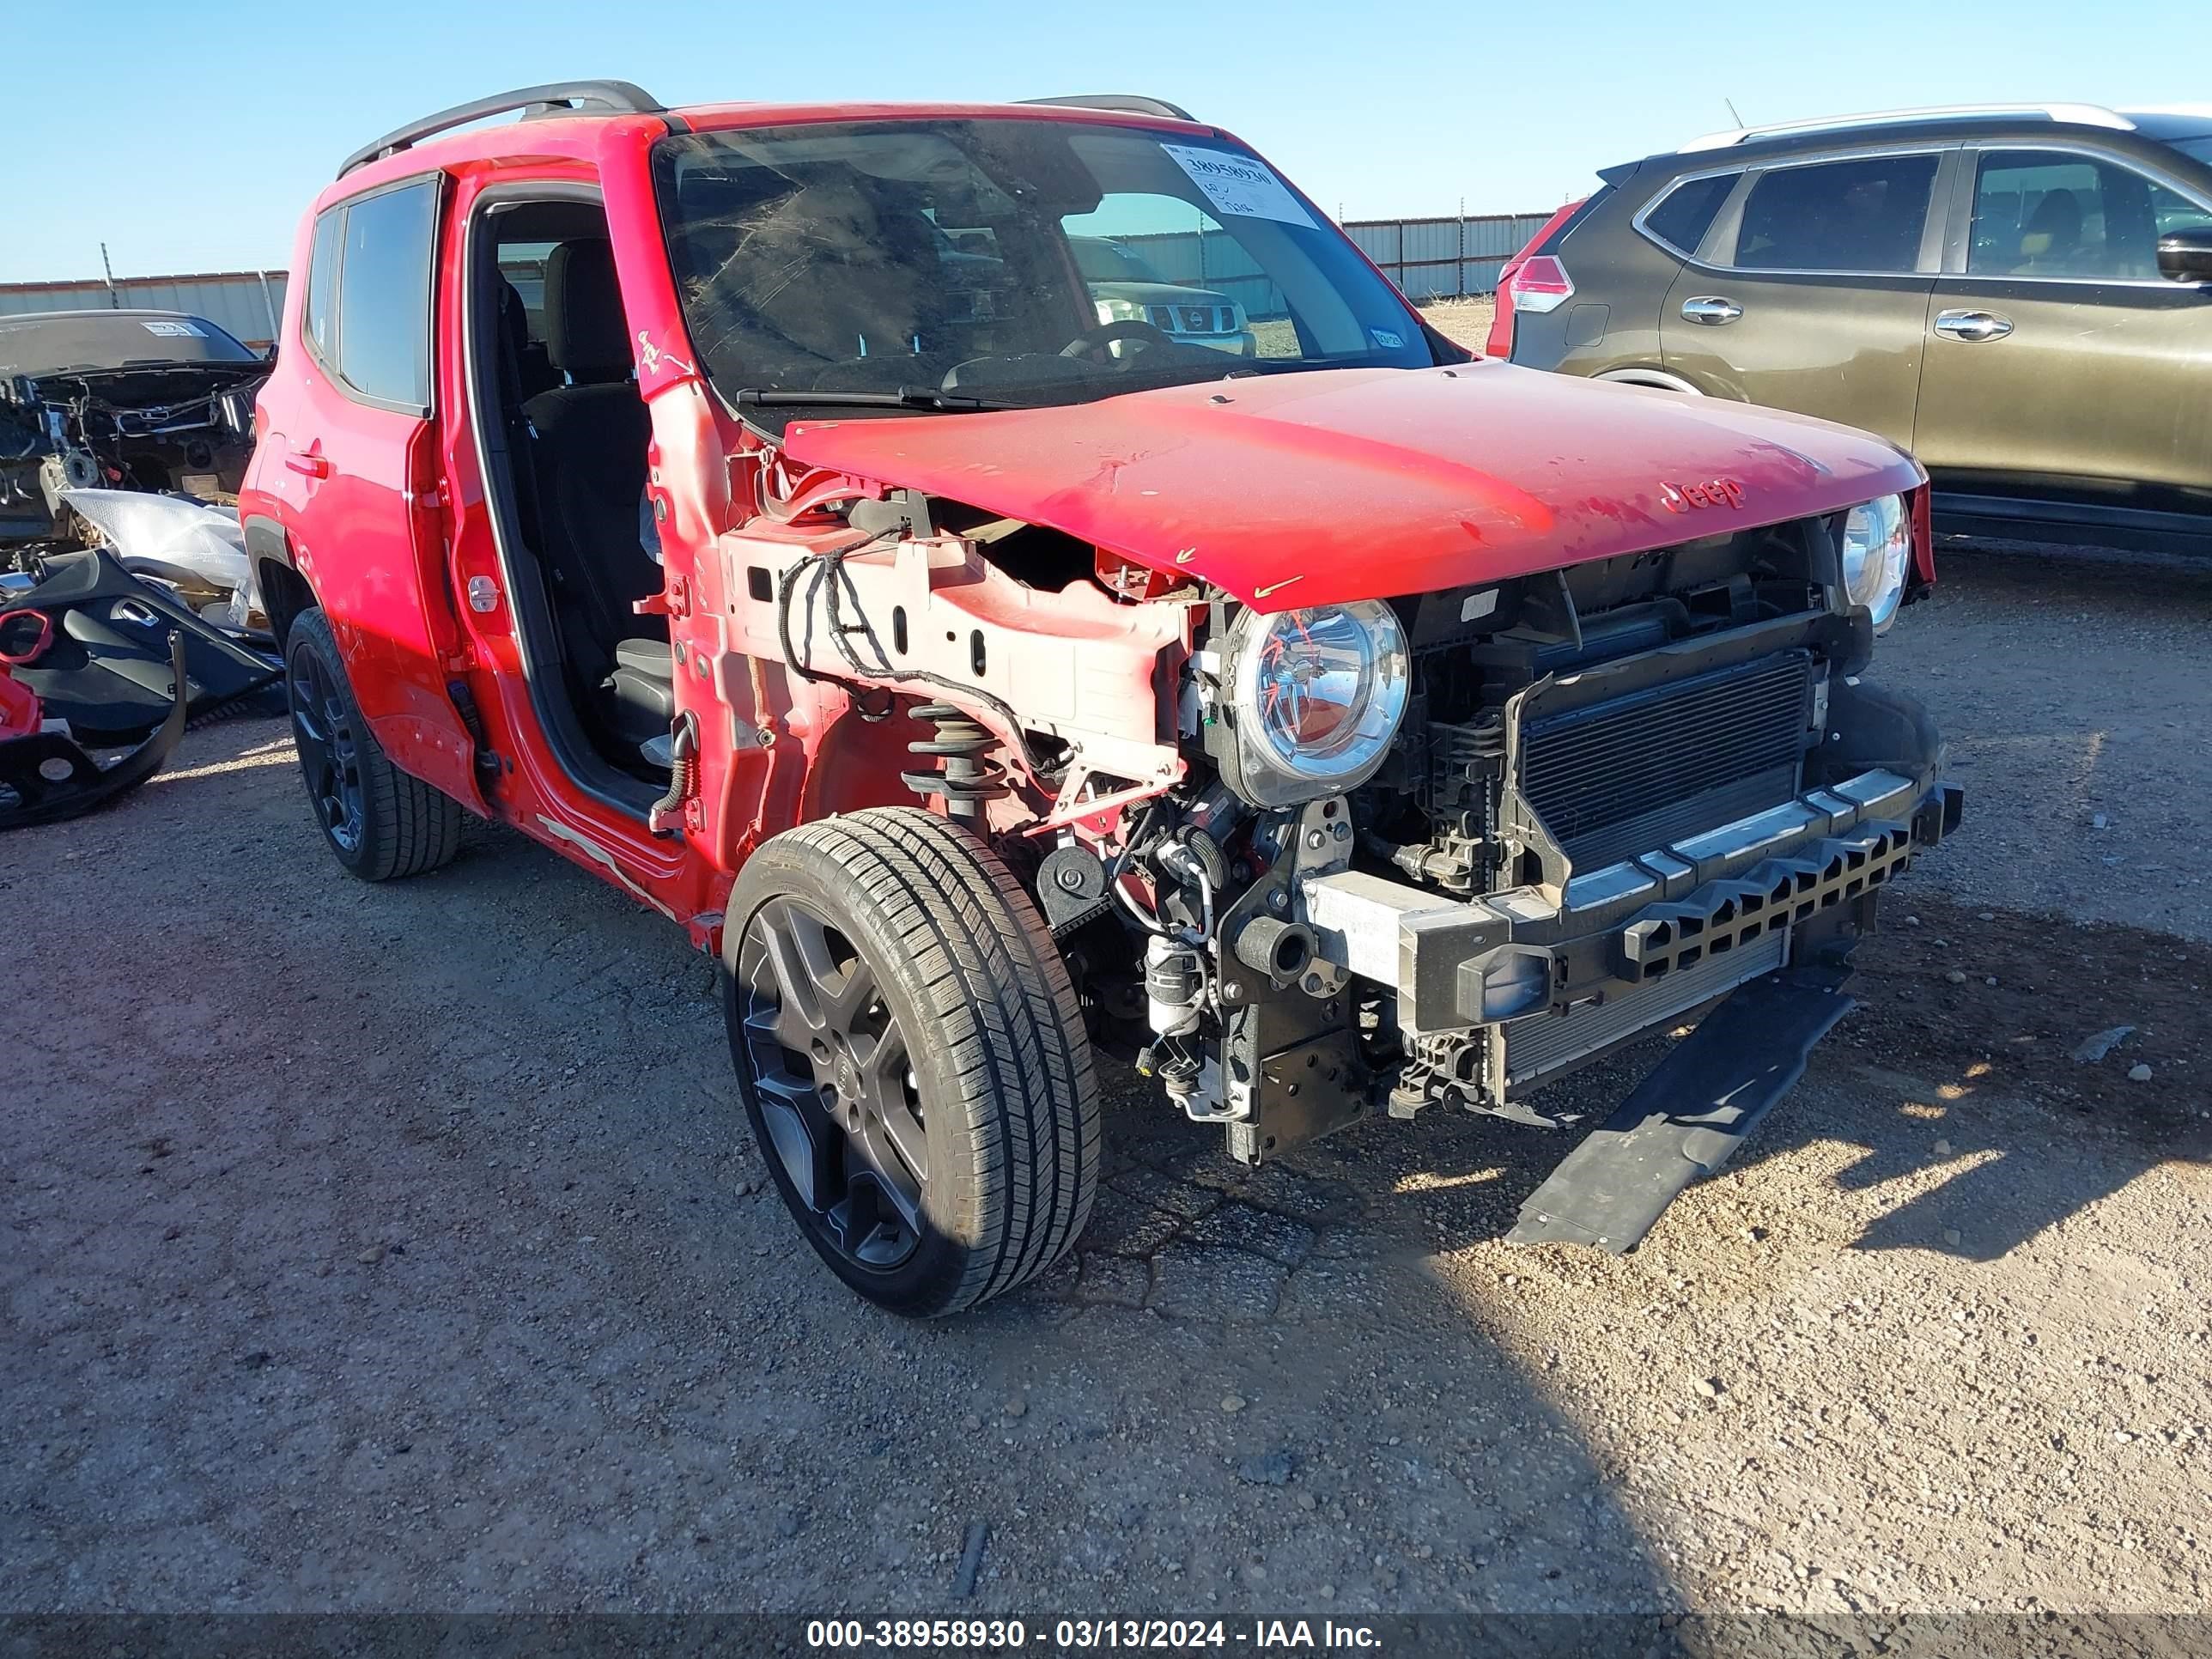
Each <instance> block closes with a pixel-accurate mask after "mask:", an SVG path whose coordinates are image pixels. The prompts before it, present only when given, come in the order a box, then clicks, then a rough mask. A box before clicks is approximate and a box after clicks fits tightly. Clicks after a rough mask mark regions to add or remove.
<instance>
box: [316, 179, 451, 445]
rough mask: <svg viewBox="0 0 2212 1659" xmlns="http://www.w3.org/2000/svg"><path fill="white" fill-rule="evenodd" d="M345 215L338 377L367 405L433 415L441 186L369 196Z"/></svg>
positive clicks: (427, 182) (426, 183)
mask: <svg viewBox="0 0 2212 1659" xmlns="http://www.w3.org/2000/svg"><path fill="white" fill-rule="evenodd" d="M344 211H345V233H344V241H343V251H342V252H341V254H340V256H339V265H338V297H337V311H338V318H337V325H338V337H337V354H336V362H337V371H338V375H339V378H340V379H342V380H344V381H345V383H346V384H347V385H348V386H351V387H352V388H353V389H354V390H355V391H356V392H360V393H361V394H362V396H363V397H365V398H373V399H374V400H375V401H377V402H379V403H386V404H399V405H402V406H404V407H406V408H410V409H417V410H424V411H426V412H427V411H428V409H429V406H430V254H431V246H432V243H433V242H434V240H435V235H436V230H437V211H438V188H437V181H436V180H435V179H421V180H418V181H417V182H416V183H414V184H410V185H401V186H400V187H399V188H398V189H397V190H387V191H382V192H380V194H378V195H374V196H369V197H363V198H362V199H361V200H360V201H357V202H353V203H349V204H347V206H346V208H345V210H344ZM310 281H311V286H312V279H310Z"/></svg>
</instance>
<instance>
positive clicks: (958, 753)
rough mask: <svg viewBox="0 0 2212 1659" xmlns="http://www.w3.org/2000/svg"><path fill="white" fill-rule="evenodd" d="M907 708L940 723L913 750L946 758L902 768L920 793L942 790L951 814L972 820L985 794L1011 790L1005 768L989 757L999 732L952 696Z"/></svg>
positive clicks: (978, 813) (920, 717)
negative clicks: (928, 768)
mask: <svg viewBox="0 0 2212 1659" xmlns="http://www.w3.org/2000/svg"><path fill="white" fill-rule="evenodd" d="M907 713H908V714H909V715H910V716H911V717H912V718H913V719H915V720H921V721H922V722H924V723H925V724H927V725H930V726H935V727H936V728H937V735H936V736H934V737H931V738H917V739H915V741H914V742H912V743H910V744H907V750H908V753H910V754H915V755H926V756H928V757H931V758H933V759H935V760H938V761H939V762H941V763H943V764H942V765H941V766H940V768H939V769H938V770H936V771H934V772H902V773H900V774H899V781H901V782H902V783H904V784H905V785H906V787H908V788H909V789H911V790H913V791H914V792H915V793H916V794H917V795H922V796H928V795H942V796H944V797H945V812H946V814H947V816H949V817H955V818H960V819H963V820H966V821H967V822H969V823H974V822H975V820H976V819H977V818H979V817H981V814H982V811H983V803H984V802H985V801H987V800H997V799H1000V797H1001V796H1003V795H1006V794H1009V793H1012V791H1011V790H1010V789H1009V788H1008V787H1007V784H1006V768H1005V767H1004V766H1003V765H1001V764H1000V763H999V762H998V761H997V760H995V759H989V758H986V757H987V756H988V755H989V754H990V751H991V750H994V749H995V748H997V747H998V744H999V740H998V738H994V737H993V736H992V735H991V733H990V732H989V731H987V729H986V728H985V727H983V726H980V725H978V724H977V723H976V722H975V720H972V719H970V718H969V714H968V713H967V711H966V710H965V709H963V708H956V707H955V706H954V705H953V704H951V703H949V702H925V703H920V704H917V705H916V706H915V707H914V708H910V709H908V711H907Z"/></svg>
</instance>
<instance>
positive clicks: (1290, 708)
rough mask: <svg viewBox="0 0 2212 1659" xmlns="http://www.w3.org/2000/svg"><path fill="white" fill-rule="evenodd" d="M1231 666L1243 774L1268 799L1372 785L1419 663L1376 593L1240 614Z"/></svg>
mask: <svg viewBox="0 0 2212 1659" xmlns="http://www.w3.org/2000/svg"><path fill="white" fill-rule="evenodd" d="M1232 655H1233V658H1234V660H1233V663H1232V665H1231V671H1230V688H1229V690H1230V710H1231V719H1232V722H1233V725H1234V728H1235V732H1236V739H1237V742H1236V756H1235V759H1236V766H1235V772H1236V773H1237V775H1235V776H1232V777H1231V780H1230V781H1231V786H1232V787H1235V788H1236V789H1237V793H1240V794H1242V795H1243V797H1244V798H1245V799H1247V800H1249V801H1251V802H1252V803H1253V804H1255V805H1260V806H1288V805H1296V804H1297V803H1298V802H1301V801H1307V800H1311V799H1315V798H1316V796H1320V795H1325V794H1331V793H1335V792H1336V791H1339V790H1343V789H1349V788H1352V787H1354V786H1355V785H1358V784H1360V783H1364V782H1365V781H1367V779H1368V778H1370V776H1372V775H1374V772H1375V769H1376V768H1377V767H1379V766H1380V765H1382V763H1383V757H1384V756H1385V755H1387V754H1388V753H1389V750H1390V744H1391V742H1392V741H1393V739H1395V738H1396V737H1397V735H1398V724H1399V722H1400V721H1401V720H1403V719H1404V718H1405V715H1406V700H1407V693H1408V690H1409V689H1410V685H1411V680H1412V673H1411V665H1410V664H1409V663H1408V661H1407V656H1406V634H1405V629H1403V628H1402V627H1401V625H1400V623H1399V621H1398V613H1397V612H1396V611H1393V610H1392V609H1391V608H1390V607H1389V605H1385V604H1383V602H1382V601H1380V600H1377V599H1359V600H1356V601H1354V602H1352V603H1351V604H1348V605H1316V606H1314V607H1312V608H1310V609H1308V610H1303V611H1279V612H1277V613H1275V614H1274V615H1273V616H1263V615H1261V613H1259V612H1257V611H1247V612H1246V613H1245V615H1244V616H1243V617H1242V618H1241V619H1240V620H1239V622H1238V623H1237V635H1236V640H1235V643H1234V646H1233V647H1232Z"/></svg>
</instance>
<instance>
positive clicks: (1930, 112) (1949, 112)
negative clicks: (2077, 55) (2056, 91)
mask: <svg viewBox="0 0 2212 1659" xmlns="http://www.w3.org/2000/svg"><path fill="white" fill-rule="evenodd" d="M1972 115H2021V116H2027V117H2031V118H2033V117H2040V118H2043V119H2044V120H2046V121H2064V122H2069V123H2071V124H2072V125H2075V126H2083V127H2110V128H2112V129H2114V130H2116V131H2121V132H2131V131H2134V130H2135V123H2134V122H2132V121H2130V120H2129V119H2128V118H2127V117H2126V116H2124V115H2122V114H2120V113H2118V112H2117V111H2114V110H2109V109H2106V107H2105V106H2103V105H2102V104H1931V105H1929V106H1925V107H1923V108H1920V109H1881V110H1871V111H1869V112H1867V113H1866V114H1864V115H1824V116H1820V117H1817V118H1814V119H1813V120H1809V121H1778V122H1775V123H1774V124H1773V125H1769V126H1759V127H1729V128H1728V129H1727V130H1725V131H1721V132H1708V133H1705V134H1703V135H1702V136H1700V137H1696V138H1692V139H1691V140H1690V142H1689V143H1686V144H1685V145H1683V146H1682V148H1681V149H1680V151H1677V152H1676V153H1677V154H1678V155H1679V154H1684V153H1686V152H1688V151H1691V150H1698V149H1727V148H1728V147H1729V145H1731V144H1741V143H1743V142H1744V141H1745V140H1747V139H1750V138H1767V137H1774V136H1776V135H1778V134H1780V133H1785V132H1832V131H1844V130H1847V129H1849V128H1851V127H1878V126H1888V125H1892V124H1893V123H1896V124H1902V123H1904V122H1907V121H1941V120H1947V119H1951V118H1957V117H1960V116H1972Z"/></svg>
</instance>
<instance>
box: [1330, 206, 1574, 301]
mask: <svg viewBox="0 0 2212 1659" xmlns="http://www.w3.org/2000/svg"><path fill="white" fill-rule="evenodd" d="M1550 217H1551V215H1550V214H1549V213H1486V214H1481V215H1479V216H1475V217H1473V218H1467V219H1458V218H1454V219H1353V220H1347V221H1346V223H1345V226H1344V233H1345V234H1346V235H1347V236H1349V237H1351V238H1352V240H1353V241H1355V242H1357V243H1358V244H1359V246H1360V248H1361V249H1362V250H1363V251H1364V252H1365V253H1366V255H1367V257H1368V258H1370V259H1372V260H1374V261H1375V263H1376V264H1378V265H1380V266H1382V267H1383V275H1384V276H1388V277H1389V279H1390V280H1391V281H1392V282H1394V283H1397V285H1398V286H1399V287H1400V288H1401V289H1404V290H1405V293H1406V297H1407V298H1408V299H1410V300H1417V301H1419V300H1449V299H1459V298H1463V297H1465V296H1466V295H1472V294H1488V293H1490V292H1491V291H1492V290H1493V289H1496V288H1497V286H1498V267H1499V266H1500V265H1502V264H1504V263H1505V262H1506V261H1507V260H1508V259H1510V258H1512V257H1513V256H1514V255H1515V254H1516V253H1518V252H1520V251H1521V250H1522V248H1523V247H1524V246H1527V245H1528V239H1529V238H1530V237H1531V236H1534V234H1536V233H1537V232H1538V231H1540V230H1541V229H1542V228H1544V222H1545V221H1546V220H1547V219H1548V218H1550Z"/></svg>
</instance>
